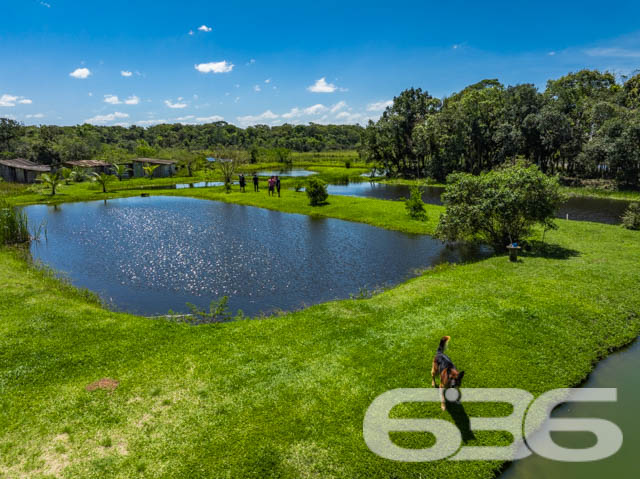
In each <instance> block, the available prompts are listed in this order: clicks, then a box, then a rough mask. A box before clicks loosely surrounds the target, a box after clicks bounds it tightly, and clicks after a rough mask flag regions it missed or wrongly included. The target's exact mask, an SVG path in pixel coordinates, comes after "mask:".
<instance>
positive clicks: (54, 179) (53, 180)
mask: <svg viewBox="0 0 640 479" xmlns="http://www.w3.org/2000/svg"><path fill="white" fill-rule="evenodd" d="M40 181H41V182H42V183H44V184H45V185H48V186H50V187H51V196H53V195H55V194H56V188H57V187H58V186H59V185H60V184H61V183H62V177H61V176H60V173H58V172H57V171H56V172H55V173H43V174H41V175H40Z"/></svg>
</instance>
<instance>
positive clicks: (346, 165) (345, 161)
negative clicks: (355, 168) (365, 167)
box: [344, 159, 351, 168]
mask: <svg viewBox="0 0 640 479" xmlns="http://www.w3.org/2000/svg"><path fill="white" fill-rule="evenodd" d="M344 167H345V168H351V160H350V159H346V160H344Z"/></svg>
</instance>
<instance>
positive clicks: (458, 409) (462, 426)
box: [447, 402, 476, 442]
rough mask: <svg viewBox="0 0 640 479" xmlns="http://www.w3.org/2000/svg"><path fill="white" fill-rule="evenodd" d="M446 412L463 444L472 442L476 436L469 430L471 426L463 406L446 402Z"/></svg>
mask: <svg viewBox="0 0 640 479" xmlns="http://www.w3.org/2000/svg"><path fill="white" fill-rule="evenodd" d="M447 412H448V413H449V415H450V416H451V419H453V422H455V424H456V426H457V427H458V429H459V430H460V434H461V435H462V440H463V441H464V442H469V441H473V440H474V439H475V438H476V436H475V434H473V430H472V429H471V424H470V420H469V415H468V414H467V412H466V411H465V410H464V406H463V405H462V403H461V402H460V403H456V402H447Z"/></svg>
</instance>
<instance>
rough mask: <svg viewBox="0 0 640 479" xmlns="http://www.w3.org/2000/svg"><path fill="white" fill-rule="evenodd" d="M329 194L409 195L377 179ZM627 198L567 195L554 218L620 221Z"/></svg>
mask: <svg viewBox="0 0 640 479" xmlns="http://www.w3.org/2000/svg"><path fill="white" fill-rule="evenodd" d="M328 191H329V194H331V195H345V196H362V197H366V198H378V199H382V200H403V199H405V198H407V197H408V196H409V187H408V186H407V185H388V184H385V183H377V182H367V181H364V182H358V183H349V184H348V185H329V187H328ZM443 192H444V187H441V186H426V187H424V192H423V194H422V199H423V201H424V202H425V203H427V204H432V205H441V204H442V201H441V199H440V195H442V193H443ZM629 203H630V202H629V201H623V200H610V199H607V198H586V197H571V198H569V199H568V200H567V202H566V203H564V204H563V205H562V206H561V207H560V209H559V210H558V213H557V216H558V218H565V219H566V218H567V215H569V219H570V220H576V221H594V222H596V223H606V224H614V225H617V224H620V223H621V222H622V221H621V219H620V217H621V216H622V215H623V213H624V212H625V210H626V209H627V207H628V206H629Z"/></svg>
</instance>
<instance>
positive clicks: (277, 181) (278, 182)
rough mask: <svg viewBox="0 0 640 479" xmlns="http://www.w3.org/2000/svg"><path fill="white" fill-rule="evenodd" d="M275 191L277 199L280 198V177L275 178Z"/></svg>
mask: <svg viewBox="0 0 640 479" xmlns="http://www.w3.org/2000/svg"><path fill="white" fill-rule="evenodd" d="M276 190H278V198H280V177H279V176H276Z"/></svg>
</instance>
